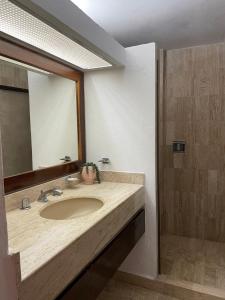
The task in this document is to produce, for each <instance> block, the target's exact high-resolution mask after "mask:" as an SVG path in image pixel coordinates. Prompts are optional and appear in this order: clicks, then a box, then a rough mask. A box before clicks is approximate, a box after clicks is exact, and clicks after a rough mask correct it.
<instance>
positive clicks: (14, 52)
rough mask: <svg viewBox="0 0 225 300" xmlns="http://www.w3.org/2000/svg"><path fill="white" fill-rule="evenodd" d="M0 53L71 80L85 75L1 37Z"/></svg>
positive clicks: (79, 78) (76, 79)
mask: <svg viewBox="0 0 225 300" xmlns="http://www.w3.org/2000/svg"><path fill="white" fill-rule="evenodd" d="M0 55H2V56H5V57H7V58H10V59H15V60H17V61H19V62H22V63H25V64H28V65H30V66H33V67H36V68H40V69H42V70H44V71H47V72H51V73H54V74H57V75H59V76H62V77H66V78H69V79H71V80H75V81H78V80H81V78H82V76H83V72H81V71H78V70H76V69H73V68H72V67H69V66H66V65H64V64H63V63H61V62H58V61H56V60H54V59H52V58H49V57H47V56H44V55H43V54H39V53H37V52H35V51H33V50H31V49H28V48H25V47H24V46H21V45H18V44H15V43H13V42H11V41H8V40H6V39H4V38H0Z"/></svg>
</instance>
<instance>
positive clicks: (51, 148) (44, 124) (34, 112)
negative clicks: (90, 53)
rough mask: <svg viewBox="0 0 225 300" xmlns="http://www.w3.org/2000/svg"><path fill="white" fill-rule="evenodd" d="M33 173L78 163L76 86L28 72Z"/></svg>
mask: <svg viewBox="0 0 225 300" xmlns="http://www.w3.org/2000/svg"><path fill="white" fill-rule="evenodd" d="M28 85H29V102H30V123H31V142H32V159H33V169H34V170H35V169H38V168H39V167H48V166H52V165H58V164H59V163H60V162H62V161H60V160H59V159H60V158H62V157H64V156H65V155H69V156H70V157H71V158H72V160H76V159H78V140H77V110H76V109H77V108H76V83H75V82H74V81H72V80H69V79H66V78H62V77H58V76H47V75H44V74H39V73H35V72H31V71H28Z"/></svg>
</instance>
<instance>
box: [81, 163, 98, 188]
mask: <svg viewBox="0 0 225 300" xmlns="http://www.w3.org/2000/svg"><path fill="white" fill-rule="evenodd" d="M81 177H82V179H83V181H84V183H85V184H94V182H95V181H97V182H98V183H100V176H99V169H98V167H97V166H96V164H94V163H93V162H87V163H85V164H83V166H82V168H81Z"/></svg>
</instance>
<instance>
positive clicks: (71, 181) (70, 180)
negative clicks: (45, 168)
mask: <svg viewBox="0 0 225 300" xmlns="http://www.w3.org/2000/svg"><path fill="white" fill-rule="evenodd" d="M79 182H80V179H79V178H76V177H72V176H68V177H67V178H66V183H67V185H68V187H69V188H75V187H76V185H78V183H79Z"/></svg>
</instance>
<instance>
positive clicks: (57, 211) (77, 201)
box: [40, 198, 103, 220]
mask: <svg viewBox="0 0 225 300" xmlns="http://www.w3.org/2000/svg"><path fill="white" fill-rule="evenodd" d="M102 206H103V202H102V201H101V200H99V199H96V198H72V199H67V200H62V201H59V202H56V203H53V204H50V205H48V206H46V207H45V208H43V209H42V210H41V211H40V216H41V217H42V218H45V219H51V220H69V219H73V218H77V217H82V216H85V215H89V214H91V213H93V212H95V211H97V210H98V209H100V208H101V207H102Z"/></svg>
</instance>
